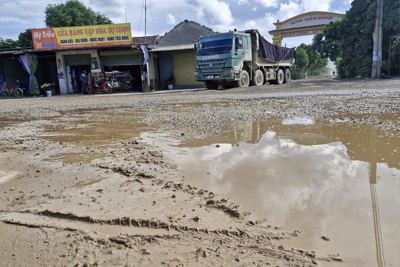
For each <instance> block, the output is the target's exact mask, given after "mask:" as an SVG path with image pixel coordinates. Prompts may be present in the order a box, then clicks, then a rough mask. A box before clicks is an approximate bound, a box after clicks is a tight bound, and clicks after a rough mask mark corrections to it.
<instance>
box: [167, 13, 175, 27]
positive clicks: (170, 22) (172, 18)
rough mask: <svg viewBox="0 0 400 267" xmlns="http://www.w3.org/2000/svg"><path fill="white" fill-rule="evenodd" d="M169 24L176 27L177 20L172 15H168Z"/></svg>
mask: <svg viewBox="0 0 400 267" xmlns="http://www.w3.org/2000/svg"><path fill="white" fill-rule="evenodd" d="M167 23H168V24H169V25H176V18H175V16H174V15H172V14H167Z"/></svg>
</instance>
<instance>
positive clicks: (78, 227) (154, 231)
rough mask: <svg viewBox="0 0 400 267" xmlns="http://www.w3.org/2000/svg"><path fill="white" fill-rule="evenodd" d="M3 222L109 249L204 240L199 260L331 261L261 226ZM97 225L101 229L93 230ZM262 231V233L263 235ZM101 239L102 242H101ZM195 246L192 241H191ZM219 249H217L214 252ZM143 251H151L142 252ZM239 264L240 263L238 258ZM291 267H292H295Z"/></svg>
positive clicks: (14, 216) (7, 215)
mask: <svg viewBox="0 0 400 267" xmlns="http://www.w3.org/2000/svg"><path fill="white" fill-rule="evenodd" d="M0 221H2V222H4V223H6V224H13V225H19V226H25V227H29V228H40V229H42V228H52V229H56V230H61V231H71V232H75V233H77V234H79V235H84V236H85V239H86V240H90V241H92V242H96V243H99V244H100V245H105V246H109V244H111V243H114V244H115V245H121V246H123V247H126V248H128V249H132V248H134V247H137V245H138V244H137V238H139V239H140V240H141V241H146V242H147V243H156V244H158V245H160V243H159V242H158V240H167V241H168V240H169V241H172V242H176V241H174V240H180V241H181V242H189V241H190V240H193V239H195V240H200V241H201V243H202V244H203V245H205V246H207V247H208V248H207V249H203V248H197V252H198V257H207V255H209V254H210V253H211V252H212V253H217V254H218V253H219V252H218V250H219V249H221V250H222V251H224V250H225V249H227V248H229V247H230V246H237V247H238V248H239V249H241V250H243V251H246V253H249V255H251V254H255V255H257V256H258V257H259V256H262V257H272V258H275V259H279V260H282V261H283V262H288V263H290V264H292V263H293V264H294V263H296V264H298V265H293V266H316V264H317V260H321V261H327V260H329V259H327V258H318V257H317V256H316V253H315V252H314V251H304V250H300V249H285V248H284V247H283V246H278V245H276V244H275V243H274V242H273V240H279V239H283V238H284V237H283V236H282V235H281V233H273V232H266V230H267V229H263V228H262V227H258V226H257V224H255V223H253V222H251V223H247V224H246V225H247V226H250V228H252V227H253V228H257V229H256V231H255V232H254V233H252V229H248V230H245V229H239V228H237V229H236V230H226V229H218V230H209V229H207V228H197V227H189V226H185V225H177V224H169V223H166V222H162V221H159V220H141V219H134V218H130V217H122V218H117V219H110V220H102V219H94V218H92V217H90V216H77V215H74V214H72V213H60V212H52V211H49V210H44V211H40V212H30V211H26V212H0ZM93 225H96V226H97V227H93ZM260 230H261V231H260ZM99 237H101V238H99ZM190 242H191V241H190ZM215 247H216V249H214V248H215ZM142 250H143V251H147V250H146V249H145V248H142ZM235 260H237V261H239V259H238V258H236V259H235ZM290 264H289V265H288V266H291V265H290ZM285 266H286V265H285Z"/></svg>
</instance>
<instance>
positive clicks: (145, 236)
mask: <svg viewBox="0 0 400 267" xmlns="http://www.w3.org/2000/svg"><path fill="white" fill-rule="evenodd" d="M399 112H400V81H399V80H380V81H370V80H352V81H337V80H332V79H321V80H307V81H296V82H293V83H291V84H289V85H285V86H281V87H279V86H272V85H271V86H263V87H253V88H247V89H230V90H215V91H184V92H169V93H159V92H153V93H149V94H115V95H95V96H92V95H90V96H65V97H50V98H44V97H43V98H42V97H41V98H31V99H22V100H12V99H10V100H0V113H1V115H0V118H1V120H0V132H1V133H0V134H1V136H2V138H1V141H0V151H1V154H0V163H1V168H0V190H1V194H0V232H1V233H2V237H1V239H0V258H1V259H2V260H1V261H0V266H27V265H29V266H162V265H165V266H221V265H222V266H269V265H271V266H316V265H317V264H318V263H319V264H320V263H328V262H329V261H341V260H343V259H341V258H340V255H339V256H338V255H336V254H335V252H334V251H332V254H331V255H319V254H318V251H316V252H314V251H304V250H302V249H293V248H285V247H283V246H280V245H279V240H281V239H288V238H296V237H297V236H299V235H301V234H302V230H301V229H280V228H279V227H277V226H274V225H270V224H269V223H268V218H265V219H264V220H254V219H252V216H251V215H252V214H251V212H250V211H246V210H242V209H241V208H240V203H231V202H230V201H229V199H226V198H224V196H219V195H216V194H214V193H213V192H211V191H209V190H208V189H207V188H196V187H194V186H192V185H190V184H189V183H188V182H187V180H186V178H185V176H184V173H183V172H182V170H181V166H180V163H179V162H177V161H176V159H175V157H174V156H173V155H171V154H169V153H166V151H165V150H164V149H163V148H162V147H159V146H156V145H155V144H154V142H152V141H151V138H150V139H149V138H143V137H142V136H141V135H140V133H141V131H147V132H151V131H154V132H165V133H168V134H169V135H170V136H174V137H175V139H176V141H177V142H179V141H183V140H186V139H192V138H200V137H204V136H212V135H216V134H218V132H219V130H220V129H221V127H222V125H224V124H227V123H230V124H234V123H235V122H238V121H246V120H250V121H257V120H259V121H262V120H266V119H273V118H287V117H293V116H309V117H312V118H315V119H319V120H324V121H327V122H329V121H336V120H338V119H340V120H346V119H351V120H352V121H353V123H355V124H357V123H359V124H369V125H373V126H374V127H377V128H380V129H386V130H387V134H396V133H397V134H398V133H399V130H400V126H399V120H398V115H399ZM369 114H375V115H377V116H369ZM379 115H385V116H392V117H393V119H391V120H383V119H380V116H379ZM104 125H107V127H105V128H104ZM149 140H150V141H149Z"/></svg>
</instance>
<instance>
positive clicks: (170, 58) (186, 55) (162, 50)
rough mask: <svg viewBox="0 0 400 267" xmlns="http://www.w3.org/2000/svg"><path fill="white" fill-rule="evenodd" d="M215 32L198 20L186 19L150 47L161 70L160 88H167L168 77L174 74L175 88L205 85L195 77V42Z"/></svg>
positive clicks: (156, 64)
mask: <svg viewBox="0 0 400 267" xmlns="http://www.w3.org/2000/svg"><path fill="white" fill-rule="evenodd" d="M212 33H215V32H214V31H213V30H212V29H210V28H207V27H205V26H202V25H200V24H199V23H197V22H194V21H189V20H184V21H182V22H181V23H179V24H177V25H176V26H175V27H174V28H173V29H172V30H171V31H169V32H167V33H166V34H164V35H163V36H161V37H160V38H159V39H158V40H156V42H155V46H153V47H152V48H151V49H150V53H151V55H152V56H153V57H154V58H156V61H155V62H156V63H155V66H157V67H158V70H159V79H160V82H159V84H160V89H164V88H166V84H167V80H168V77H169V76H170V75H171V74H173V75H174V78H175V85H174V88H196V87H204V83H199V82H197V81H196V80H195V79H194V70H195V54H194V53H195V51H194V44H195V42H196V41H197V40H198V39H199V38H200V36H202V35H209V34H212Z"/></svg>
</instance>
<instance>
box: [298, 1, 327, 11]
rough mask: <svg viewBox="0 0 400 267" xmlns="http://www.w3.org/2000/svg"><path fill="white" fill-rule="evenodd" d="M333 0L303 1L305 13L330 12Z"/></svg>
mask: <svg viewBox="0 0 400 267" xmlns="http://www.w3.org/2000/svg"><path fill="white" fill-rule="evenodd" d="M330 2H332V0H308V1H303V6H304V12H310V11H328V10H329V6H330Z"/></svg>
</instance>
